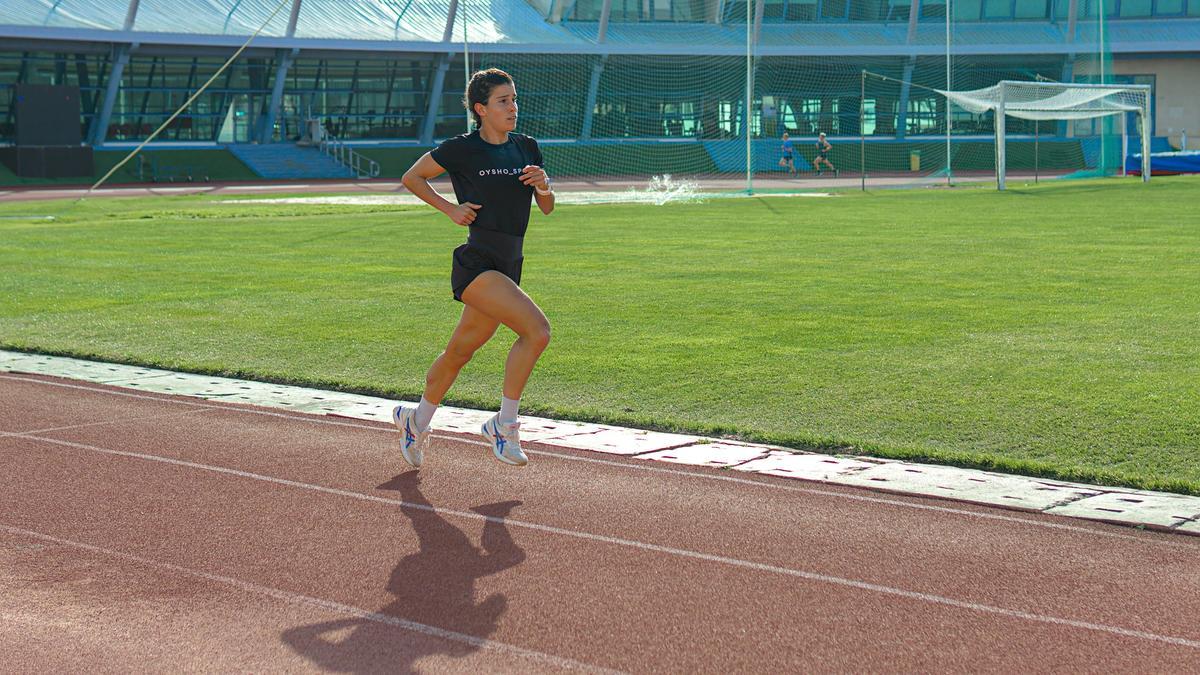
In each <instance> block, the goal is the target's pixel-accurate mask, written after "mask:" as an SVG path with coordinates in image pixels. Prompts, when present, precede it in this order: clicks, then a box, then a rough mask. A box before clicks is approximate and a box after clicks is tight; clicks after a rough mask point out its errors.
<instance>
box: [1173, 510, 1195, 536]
mask: <svg viewBox="0 0 1200 675" xmlns="http://www.w3.org/2000/svg"><path fill="white" fill-rule="evenodd" d="M1175 531H1176V532H1183V533H1185V534H1194V535H1196V536H1198V537H1200V513H1197V514H1196V516H1195V520H1192V521H1189V522H1186V523H1184V524H1182V525H1180V526H1179V527H1177V528H1175Z"/></svg>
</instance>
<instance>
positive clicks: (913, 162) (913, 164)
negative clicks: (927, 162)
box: [908, 150, 921, 172]
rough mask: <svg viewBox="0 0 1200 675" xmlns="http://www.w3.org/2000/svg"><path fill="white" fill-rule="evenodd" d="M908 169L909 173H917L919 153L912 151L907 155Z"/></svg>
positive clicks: (919, 168)
mask: <svg viewBox="0 0 1200 675" xmlns="http://www.w3.org/2000/svg"><path fill="white" fill-rule="evenodd" d="M908 168H909V170H910V171H913V172H917V171H920V170H921V151H920V150H913V151H911V152H910V153H908Z"/></svg>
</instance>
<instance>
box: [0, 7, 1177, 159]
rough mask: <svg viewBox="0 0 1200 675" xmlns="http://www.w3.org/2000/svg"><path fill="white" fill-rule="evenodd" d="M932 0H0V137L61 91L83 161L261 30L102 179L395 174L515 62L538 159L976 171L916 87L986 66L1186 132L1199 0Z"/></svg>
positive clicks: (975, 126)
mask: <svg viewBox="0 0 1200 675" xmlns="http://www.w3.org/2000/svg"><path fill="white" fill-rule="evenodd" d="M947 2H948V0H750V2H749V3H747V2H745V1H743V0H279V1H277V0H5V2H4V3H3V4H2V5H0V143H4V144H8V145H13V144H15V143H16V142H17V140H18V139H17V137H16V136H17V134H16V126H17V125H16V124H15V122H16V118H17V112H18V109H19V106H20V101H19V96H18V91H19V86H20V85H33V84H41V85H67V86H73V87H78V90H79V108H80V110H79V115H80V119H79V122H80V138H81V139H82V141H83V143H84V144H85V145H86V146H88V147H90V148H91V149H93V150H94V151H95V163H96V167H97V172H99V171H100V169H102V168H104V167H107V166H112V164H113V163H114V162H115V161H116V160H115V159H113V157H119V156H123V155H124V154H127V152H128V148H129V147H131V146H132V145H133V144H135V143H137V142H140V141H142V140H144V139H146V138H147V137H148V136H149V135H150V134H151V133H152V132H153V131H154V130H156V129H157V128H158V127H159V126H160V125H161V124H162V123H163V122H165V121H166V120H167V119H168V118H169V117H170V116H171V115H172V114H173V113H174V112H175V111H176V110H177V109H178V108H179V107H180V106H181V105H183V103H184V102H185V101H186V100H187V99H188V98H189V97H190V96H192V95H193V94H194V93H195V92H196V91H197V90H199V89H200V88H201V87H202V86H203V85H204V84H205V83H206V82H207V81H208V80H209V78H210V77H212V75H213V74H214V73H216V72H217V71H218V69H220V68H221V66H222V65H223V64H224V63H225V61H226V60H227V59H228V58H229V57H230V56H231V55H232V54H233V53H234V52H235V51H236V50H237V49H238V48H239V47H241V46H242V44H243V43H244V42H245V41H246V39H247V38H248V37H249V36H250V35H252V34H254V33H255V32H256V31H258V30H259V29H260V28H261V33H260V34H259V35H258V36H257V37H256V38H255V39H254V40H253V41H252V43H251V44H250V46H249V47H248V48H247V49H246V50H245V52H244V53H242V54H241V55H240V56H239V57H238V58H237V59H236V60H235V61H234V62H233V64H232V65H230V67H229V68H228V69H226V70H225V71H224V72H222V73H221V74H220V75H219V76H218V77H217V78H216V79H215V80H214V81H213V82H212V84H211V85H210V86H209V87H208V88H207V89H206V90H205V91H204V92H203V93H202V94H201V95H200V96H198V97H197V98H196V100H195V101H194V102H193V103H192V104H191V105H190V106H189V107H188V108H187V109H186V110H185V111H184V112H183V113H182V114H180V115H179V116H178V117H177V118H175V119H174V120H173V121H172V122H171V123H170V124H169V125H168V126H167V128H166V129H165V130H164V131H163V133H162V134H161V135H159V136H158V137H157V138H156V139H155V142H154V143H153V144H152V145H153V151H152V152H149V153H147V157H148V158H150V163H149V164H147V163H146V161H141V162H139V163H137V164H136V166H134V165H131V166H129V167H126V168H125V169H124V170H123V171H122V172H121V174H119V175H118V176H117V178H118V179H119V180H123V181H129V180H139V179H146V178H147V177H148V176H153V177H154V178H171V179H175V178H177V177H179V176H177V174H179V175H182V174H187V175H189V176H191V175H192V174H195V175H196V176H199V175H201V174H203V175H204V176H206V177H209V178H211V179H214V180H216V179H252V178H256V177H258V178H300V177H313V176H314V175H316V176H327V177H332V176H336V175H343V174H344V172H345V171H346V169H345V167H341V166H338V165H337V163H336V162H334V161H332V160H330V161H329V162H328V163H327V164H322V163H320V162H316V161H312V160H311V157H310V158H309V159H304V158H303V157H301V158H300V159H297V157H298V155H297V154H296V153H301V155H303V154H304V153H308V155H309V156H311V155H313V154H315V153H314V150H313V148H314V147H316V145H317V142H318V141H320V140H321V137H322V136H329V137H333V138H336V139H338V140H340V141H342V142H344V143H348V144H349V145H350V146H351V147H353V148H355V149H357V150H358V152H359V153H360V154H362V155H363V156H365V157H368V158H371V159H373V160H375V161H376V162H377V164H376V165H375V167H376V170H378V171H379V172H380V175H384V176H395V175H398V174H399V172H401V171H403V169H404V168H405V167H407V165H408V163H409V162H411V160H412V158H413V157H415V156H416V155H417V154H419V153H420V152H423V151H424V149H426V148H428V147H430V146H431V145H432V144H434V143H436V142H437V141H438V140H439V139H442V138H446V137H448V136H451V135H454V134H458V133H461V132H462V131H463V130H464V129H465V119H466V118H465V115H464V111H463V109H462V105H461V102H460V101H461V97H462V91H463V86H464V77H465V74H466V73H467V72H468V71H469V70H473V69H477V68H480V67H488V66H499V67H502V68H504V69H505V70H508V71H509V72H511V73H512V74H513V75H514V76H515V77H516V79H517V83H518V91H519V95H520V98H521V105H522V118H521V124H520V127H519V129H520V130H521V131H523V132H525V133H529V134H531V135H533V136H535V137H537V138H539V139H542V140H543V142H545V143H546V144H547V147H548V148H549V149H550V152H549V153H548V159H549V160H551V161H553V162H554V163H555V166H556V167H558V168H559V173H560V174H562V173H564V172H566V173H570V174H575V175H622V174H628V175H647V174H650V173H658V172H674V173H677V174H685V173H686V174H695V175H702V174H713V175H716V174H734V173H737V172H739V171H743V170H745V169H746V168H747V159H746V156H747V147H750V148H751V152H750V155H751V157H752V160H750V164H752V166H750V167H749V168H751V169H752V170H753V171H756V172H761V171H775V170H777V167H776V160H777V159H778V153H777V151H776V148H777V147H778V144H779V142H778V138H779V136H780V135H781V134H782V133H783V132H785V131H786V132H788V133H790V134H791V135H793V136H794V137H796V138H797V140H798V143H799V144H800V146H801V147H802V148H803V151H802V153H801V154H802V155H803V153H804V152H805V151H808V149H809V146H810V145H811V143H812V141H813V139H814V138H815V136H816V134H817V133H819V132H825V133H827V134H828V135H829V137H830V138H831V139H832V140H833V142H834V143H835V145H837V146H838V147H839V148H843V149H844V148H845V146H846V145H848V144H850V143H851V142H852V143H853V144H855V145H857V144H859V143H860V139H862V140H864V141H866V142H867V143H866V146H869V147H870V148H871V149H872V150H871V153H872V154H871V155H870V156H869V157H868V156H867V155H866V154H865V152H864V154H863V155H862V156H861V157H860V156H858V153H857V152H850V151H848V150H847V151H846V152H845V153H844V155H843V157H844V161H845V167H846V169H847V170H851V171H857V170H859V169H860V168H861V167H862V166H863V165H864V164H865V165H866V168H867V170H868V171H912V172H914V173H919V172H921V171H928V170H929V167H930V166H940V165H941V164H943V163H944V161H945V160H944V155H945V150H940V149H939V148H944V147H947V146H949V144H948V143H944V142H943V141H942V139H944V138H945V136H946V134H947V125H948V124H949V127H950V134H949V136H950V139H951V140H952V141H953V145H954V148H955V149H954V150H952V151H951V152H952V154H953V155H955V161H956V163H957V165H958V166H959V167H961V168H963V169H965V170H969V169H972V168H977V169H988V168H989V166H988V162H989V161H991V160H990V158H991V157H992V151H991V150H990V149H989V148H990V143H991V141H990V139H991V134H992V125H993V120H992V118H991V117H990V116H988V115H972V114H970V113H967V112H965V111H962V110H957V109H953V108H952V109H951V110H949V111H948V110H947V109H946V101H945V98H944V97H943V96H941V95H940V94H938V93H937V92H936V91H933V89H935V88H940V89H947V88H952V89H958V90H962V89H974V88H978V87H984V86H988V85H991V84H994V83H995V82H997V81H999V80H1005V79H1008V80H1049V81H1059V82H1110V83H1130V84H1145V85H1149V86H1150V87H1151V93H1152V96H1151V117H1152V134H1153V136H1154V137H1155V142H1154V147H1155V149H1156V150H1165V149H1171V148H1176V149H1177V148H1180V147H1183V146H1185V144H1187V143H1188V141H1187V139H1186V137H1187V135H1188V134H1191V135H1192V136H1193V139H1194V138H1195V137H1196V136H1200V0H1105V2H1103V3H1100V2H1099V1H1098V0H953V1H952V2H951V4H950V5H949V12H950V20H947V7H948V5H947ZM747 85H749V86H747ZM748 99H749V101H750V103H749V105H747V100H748ZM1106 124H1108V125H1109V126H1108V128H1107V129H1106V128H1105V125H1106ZM1008 129H1009V133H1010V138H1013V139H1015V142H1018V143H1020V142H1023V140H1025V141H1027V140H1028V139H1029V138H1031V137H1034V136H1036V137H1037V138H1038V141H1039V143H1040V145H1039V146H1038V152H1040V153H1041V156H1040V160H1039V161H1042V162H1044V166H1046V167H1050V168H1054V167H1057V168H1059V169H1063V170H1069V169H1081V168H1087V167H1088V166H1092V165H1094V164H1095V163H1096V162H1097V159H1096V154H1097V151H1096V148H1094V147H1091V146H1090V145H1089V143H1091V142H1092V141H1093V140H1094V139H1096V138H1099V137H1100V136H1102V135H1103V134H1104V133H1106V132H1107V133H1109V134H1111V133H1112V132H1113V128H1112V126H1111V123H1105V122H1102V121H1096V120H1075V121H1046V122H1037V123H1034V122H1022V121H1019V120H1010V122H1009V127H1008ZM747 131H749V136H750V138H749V139H747ZM1197 145H1200V143H1197V142H1196V141H1195V140H1193V141H1191V146H1192V147H1193V148H1195V147H1196V146H1197ZM972 147H974V148H975V150H974V151H971V152H968V150H969V149H970V148H972ZM883 148H886V149H887V150H886V152H885V151H883V150H882V149H883ZM922 149H923V150H924V151H925V156H926V158H927V160H926V165H925V167H920V166H919V162H918V161H917V159H918V158H919V155H918V154H917V153H919V152H920V151H921V150H922ZM10 150H12V148H10ZM1014 150H1015V149H1014ZM939 152H941V153H942V156H941V158H939V157H938V156H937V153H939ZM10 154H11V153H10ZM333 154H336V153H333ZM931 155H932V156H933V157H931ZM1021 157H1022V153H1021V152H1019V151H1013V152H1010V160H1009V161H1010V163H1012V162H1014V161H1015V162H1016V163H1018V164H1019V163H1020V162H1022V161H1024V160H1022V159H1021ZM235 158H236V159H235ZM1012 158H1015V159H1012ZM342 160H343V164H344V163H345V156H342ZM0 171H2V169H0ZM148 171H149V172H150V173H149V174H148V173H147V172H148ZM339 171H340V172H343V173H341V174H340V173H339ZM357 171H358V172H360V173H362V172H365V171H367V170H366V169H365V168H364V167H363V166H358V167H357ZM0 179H5V180H9V181H10V182H11V180H13V178H12V177H11V176H8V177H5V176H0Z"/></svg>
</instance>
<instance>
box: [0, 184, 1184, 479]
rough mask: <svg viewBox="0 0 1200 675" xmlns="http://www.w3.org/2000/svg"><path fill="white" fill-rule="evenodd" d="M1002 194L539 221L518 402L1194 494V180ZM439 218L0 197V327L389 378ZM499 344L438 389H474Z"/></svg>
mask: <svg viewBox="0 0 1200 675" xmlns="http://www.w3.org/2000/svg"><path fill="white" fill-rule="evenodd" d="M1013 188H1014V189H1011V190H1009V191H1008V192H1007V193H1004V194H1000V193H996V192H995V191H993V190H989V189H986V188H967V189H961V190H954V191H947V190H921V191H895V192H883V193H868V194H858V193H847V194H843V195H839V196H836V197H833V198H828V199H813V198H790V199H789V198H755V199H717V200H712V201H709V202H707V203H701V204H683V205H668V206H664V207H655V206H643V205H602V206H600V205H598V206H570V207H560V208H559V210H558V211H557V212H556V213H555V214H553V215H552V216H551V217H549V218H543V217H541V215H540V214H535V215H534V217H533V220H532V223H531V227H530V236H529V238H528V241H527V243H526V262H525V283H524V286H525V287H526V289H527V290H528V291H529V293H530V294H531V295H532V296H533V297H534V298H535V299H536V300H537V301H538V302H539V303H540V304H541V305H542V307H543V308H544V309H545V311H546V314H547V315H548V316H549V318H550V321H551V323H552V325H553V332H554V341H553V343H552V344H551V346H550V349H549V350H548V351H547V353H546V354H545V356H544V357H543V360H542V362H541V363H540V364H539V366H538V369H537V370H536V371H535V373H534V376H533V379H532V381H531V385H530V387H529V389H528V391H527V392H526V397H525V401H524V404H523V407H522V410H523V411H524V412H526V413H530V414H543V415H550V416H560V417H565V418H572V419H581V420H598V421H605V422H613V423H619V424H626V425H631V426H642V427H651V428H665V429H673V430H686V431H691V432H699V433H710V434H712V433H717V434H730V435H736V436H738V437H742V438H749V439H756V440H762V441H769V442H775V443H780V444H785V445H789V446H792V447H796V448H803V449H824V450H829V449H834V450H837V451H840V452H861V453H869V454H873V455H878V456H886V457H898V458H908V459H915V460H924V461H935V462H944V463H952V464H960V465H966V466H976V467H983V468H992V469H1001V470H1007V471H1016V472H1022V473H1030V474H1036V475H1043V476H1052V477H1058V478H1062V479H1070V480H1083V481H1093V482H1100V483H1106V484H1114V485H1129V486H1136V487H1144V488H1150V489H1165V490H1171V491H1176V492H1186V493H1192V494H1200V331H1198V330H1197V328H1198V327H1200V211H1197V210H1196V209H1195V208H1194V205H1195V204H1197V203H1200V180H1197V179H1194V178H1164V179H1155V180H1154V181H1153V182H1152V183H1150V184H1149V185H1146V186H1143V185H1141V184H1140V183H1138V182H1136V181H1134V180H1132V179H1130V180H1126V181H1115V180H1114V181H1094V182H1078V183H1058V184H1054V185H1044V186H1041V187H1038V188H1029V187H1020V186H1013ZM39 214H53V215H55V216H56V218H57V219H56V220H54V221H38V220H32V219H25V218H20V217H17V218H14V216H34V215H39ZM463 237H464V231H463V230H462V229H461V228H458V227H457V226H455V225H453V224H452V223H450V222H449V220H447V219H446V218H445V217H444V216H441V215H440V214H437V213H435V212H433V211H432V210H431V209H427V208H423V207H412V208H404V207H339V206H299V205H232V204H222V203H218V202H217V201H216V200H215V199H213V198H206V197H165V198H163V197H160V198H149V199H136V200H117V199H96V200H89V201H86V202H83V203H79V204H72V203H70V202H31V203H6V204H0V270H3V275H2V276H0V293H2V295H0V346H3V347H7V348H18V349H26V350H37V351H44V352H48V353H58V354H71V355H79V356H85V357H92V358H99V359H105V360H113V361H122V362H130V363H139V364H146V365H152V366H159V367H167V368H174V369H180V370H189V371H197V372H206V373H220V374H232V375H237V376H244V377H253V378H259V379H267V380H274V381H284V382H294V383H303V384H308V385H316V386H324V387H331V388H338V389H345V390H352V391H362V392H371V393H378V394H384V395H391V396H402V397H405V398H409V399H415V397H417V396H418V395H419V393H420V391H421V387H422V385H423V382H424V372H425V369H426V367H427V366H428V365H429V363H430V361H431V360H432V359H433V358H434V357H435V356H436V355H437V354H438V352H439V351H440V350H441V348H442V346H443V345H444V343H445V340H446V338H447V337H448V336H449V334H450V331H451V329H452V328H453V326H454V324H455V322H456V321H457V318H458V314H459V312H460V311H461V306H460V305H459V304H458V303H455V302H454V301H453V300H452V299H451V298H450V289H449V264H450V251H451V249H452V248H453V247H454V246H455V245H457V244H458V243H459V242H460V241H461V240H462V238H463ZM510 341H511V337H510V334H508V333H501V334H500V335H499V336H498V338H497V339H496V340H494V341H493V343H491V344H489V345H488V346H487V347H485V348H484V349H483V350H482V351H481V352H480V353H479V355H478V356H477V358H476V360H475V361H473V362H472V363H471V364H470V365H469V366H468V367H467V368H466V369H465V370H464V371H463V374H462V376H461V377H460V378H459V381H458V383H457V384H456V385H455V387H454V389H452V390H451V392H450V396H449V398H448V399H447V402H448V403H451V404H457V405H466V406H472V407H482V408H492V407H495V406H496V405H498V401H499V395H500V382H501V369H502V364H503V359H504V355H505V353H506V350H507V348H508V345H509V343H510Z"/></svg>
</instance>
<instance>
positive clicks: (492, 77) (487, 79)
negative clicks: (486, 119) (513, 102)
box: [463, 68, 515, 128]
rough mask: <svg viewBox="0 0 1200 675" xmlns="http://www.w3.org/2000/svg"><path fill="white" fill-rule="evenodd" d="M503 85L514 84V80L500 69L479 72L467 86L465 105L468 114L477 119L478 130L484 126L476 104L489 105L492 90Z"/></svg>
mask: <svg viewBox="0 0 1200 675" xmlns="http://www.w3.org/2000/svg"><path fill="white" fill-rule="evenodd" d="M502 84H513V79H512V76H511V75H509V74H508V73H506V72H504V71H503V70H500V69H499V68H488V69H487V70H478V71H475V74H474V75H472V76H471V81H470V82H469V83H468V84H467V93H466V95H465V96H463V105H464V106H465V107H466V109H467V112H469V113H471V117H474V118H475V127H476V128H478V127H480V126H482V125H483V120H481V119H479V113H477V112H475V104H476V103H482V104H484V105H487V102H488V99H489V98H491V97H492V90H493V89H495V88H496V87H498V86H500V85H502ZM514 86H515V85H514Z"/></svg>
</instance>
